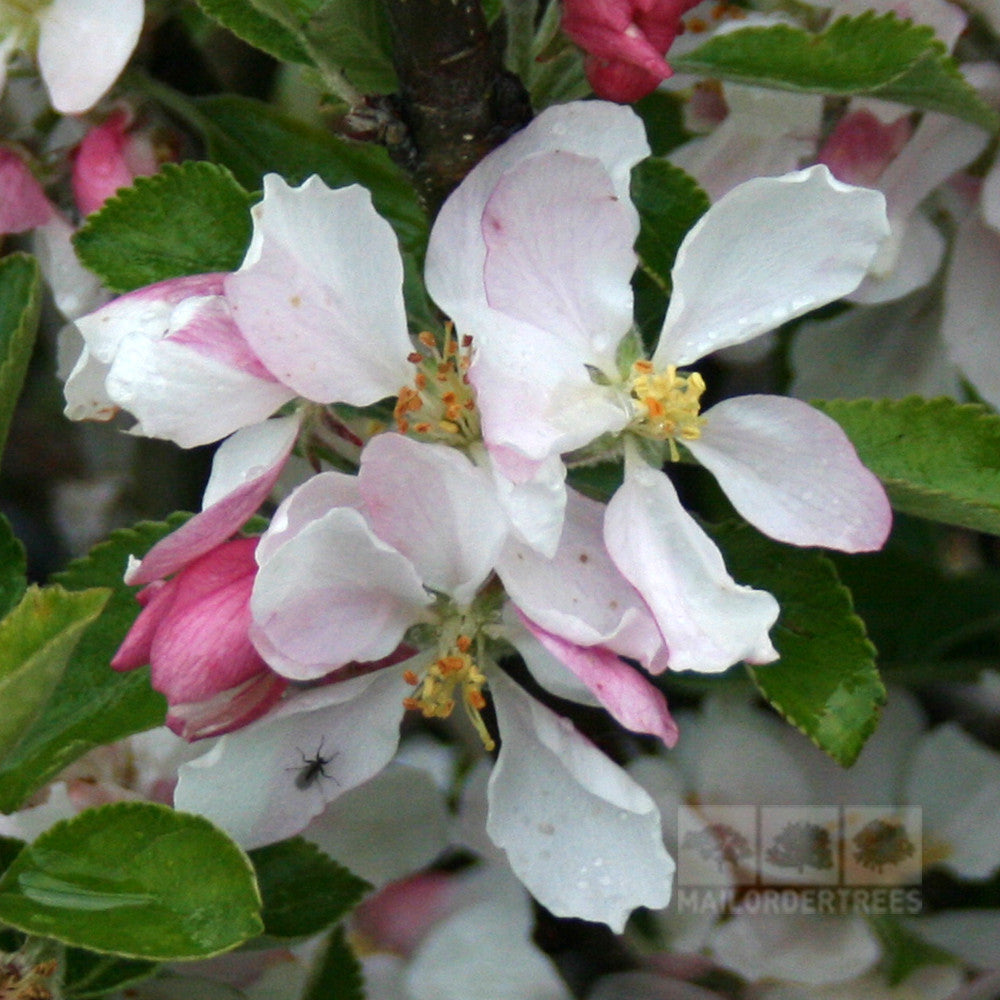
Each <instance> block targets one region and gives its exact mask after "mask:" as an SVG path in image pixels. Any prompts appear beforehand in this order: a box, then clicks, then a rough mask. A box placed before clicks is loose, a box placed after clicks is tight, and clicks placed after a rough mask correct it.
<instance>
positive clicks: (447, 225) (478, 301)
mask: <svg viewBox="0 0 1000 1000" xmlns="http://www.w3.org/2000/svg"><path fill="white" fill-rule="evenodd" d="M554 150H562V151H564V152H568V153H575V154H577V155H578V156H588V157H594V158H595V159H598V160H600V161H601V163H602V164H603V165H604V168H605V170H606V171H607V173H608V175H609V177H610V178H611V183H612V185H613V186H614V190H615V193H616V194H617V196H618V198H619V199H620V200H621V202H622V204H624V205H628V206H631V202H630V200H629V180H630V176H631V170H632V167H633V166H634V165H635V164H636V163H638V162H639V160H641V159H642V158H643V157H645V156H648V155H649V146H648V144H647V143H646V134H645V129H644V128H643V126H642V122H641V121H640V119H639V118H638V116H637V115H636V114H635V113H634V112H633V111H632V110H631V109H630V108H626V107H621V106H619V105H616V104H608V103H606V102H603V101H575V102H571V103H569V104H560V105H554V106H552V107H550V108H547V109H546V110H545V111H543V112H542V113H541V114H540V115H538V117H536V118H535V119H534V120H533V121H532V122H531V123H530V124H529V125H528V126H527V128H524V129H522V130H521V131H520V132H517V133H515V134H514V135H513V136H511V138H510V139H508V140H507V141H506V142H504V143H503V144H502V145H500V146H498V147H497V148H496V149H495V150H493V152H492V153H490V154H489V156H487V157H486V158H485V159H483V160H482V161H480V163H478V164H477V165H476V167H475V168H474V169H473V170H472V172H471V173H470V174H469V175H468V176H467V177H466V178H465V180H464V181H463V182H462V183H461V184H460V185H459V187H458V188H457V190H455V191H454V192H453V193H452V194H451V196H450V197H449V198H448V200H447V201H446V202H445V203H444V205H443V206H442V208H441V211H440V212H439V213H438V217H437V220H436V221H435V223H434V228H433V230H432V231H431V238H430V244H429V246H428V248H427V266H426V281H427V289H428V291H429V292H430V293H431V296H432V297H433V298H434V300H435V302H437V304H438V305H439V306H440V307H441V308H442V309H443V310H444V311H445V312H446V313H447V314H448V315H449V316H451V318H452V319H453V320H455V322H456V323H457V324H458V327H459V329H460V330H461V331H462V332H463V333H471V334H473V335H475V333H476V330H475V329H472V328H468V329H467V327H469V325H470V322H471V325H472V326H474V325H475V322H474V320H475V317H476V316H477V315H478V314H479V312H480V311H481V309H482V307H483V306H484V305H485V301H486V300H485V293H484V288H483V264H484V262H485V258H486V245H485V243H484V242H483V237H482V231H481V229H480V222H481V220H482V217H483V211H484V210H485V207H486V202H487V201H488V199H489V197H490V195H491V194H492V192H493V190H494V188H495V187H496V185H497V183H498V182H499V180H500V178H501V177H502V176H503V174H504V173H505V172H506V171H508V170H510V169H511V168H512V167H514V166H516V165H517V164H519V163H521V162H523V161H524V160H525V159H527V158H528V157H531V156H534V155H536V154H539V153H547V152H552V151H554Z"/></svg>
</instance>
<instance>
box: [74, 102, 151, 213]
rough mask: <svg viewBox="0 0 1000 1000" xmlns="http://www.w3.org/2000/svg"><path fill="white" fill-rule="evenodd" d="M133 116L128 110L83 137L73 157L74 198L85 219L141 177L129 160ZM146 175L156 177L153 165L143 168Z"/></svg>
mask: <svg viewBox="0 0 1000 1000" xmlns="http://www.w3.org/2000/svg"><path fill="white" fill-rule="evenodd" d="M129 119H130V116H129V114H128V112H126V111H125V110H124V109H122V108H119V109H118V110H117V111H115V112H113V113H112V114H111V115H110V116H109V117H108V118H107V120H106V121H104V122H103V123H102V124H100V125H97V126H95V127H94V128H92V129H90V131H89V132H88V133H87V134H86V135H85V136H84V137H83V140H82V141H81V142H80V145H79V146H77V148H76V152H75V154H74V155H73V173H72V182H73V197H74V199H75V201H76V207H77V208H78V209H79V210H80V214H81V215H90V213H91V212H96V211H97V209H99V208H100V207H101V206H102V205H103V204H104V202H105V201H107V200H108V198H110V197H111V196H112V195H113V194H114V193H115V192H116V191H117V190H118V189H119V188H123V187H128V186H129V185H130V184H131V183H132V181H133V180H135V178H136V176H137V173H136V172H135V170H134V169H133V163H132V162H130V158H129V156H128V148H129V144H130V142H131V140H130V138H129V136H128V133H127V129H128V126H129V124H130V120H129ZM140 166H141V168H142V169H141V173H142V174H152V173H154V172H155V170H156V165H155V162H154V163H153V164H148V163H146V164H141V165H140Z"/></svg>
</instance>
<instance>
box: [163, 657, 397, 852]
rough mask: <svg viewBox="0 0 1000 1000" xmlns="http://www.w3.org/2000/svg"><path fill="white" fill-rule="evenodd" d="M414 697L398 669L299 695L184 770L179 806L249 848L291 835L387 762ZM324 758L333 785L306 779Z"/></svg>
mask: <svg viewBox="0 0 1000 1000" xmlns="http://www.w3.org/2000/svg"><path fill="white" fill-rule="evenodd" d="M409 690H410V687H409V685H408V684H407V683H406V681H405V680H404V678H403V668H402V667H400V668H396V669H390V670H383V671H379V672H377V673H374V674H369V675H367V676H365V677H361V678H358V679H357V680H356V681H348V682H346V683H343V684H330V685H327V686H325V687H321V688H316V689H313V690H311V691H305V692H302V693H299V694H295V695H292V696H291V697H289V698H287V699H286V700H285V701H284V702H283V703H282V704H281V705H279V706H278V707H277V708H276V709H274V710H273V711H272V712H271V713H270V714H269V715H267V716H265V717H264V718H263V719H260V720H259V721H258V722H256V723H255V724H254V725H252V726H248V727H247V728H245V729H241V730H240V731H239V732H235V733H230V734H229V735H227V736H225V737H224V738H223V739H221V740H220V741H219V742H218V743H217V744H216V745H215V746H214V747H213V748H212V749H211V750H210V751H209V752H208V753H207V754H206V755H205V756H203V757H199V758H198V759H197V760H194V761H192V762H191V763H189V764H185V765H184V766H182V767H181V769H180V773H179V778H180V780H179V782H178V785H177V792H176V794H175V796H174V805H175V806H176V807H177V808H178V809H183V810H184V811H185V812H193V813H198V814H200V815H202V816H206V817H207V818H208V819H210V820H211V821H212V822H213V823H215V824H216V825H217V826H220V827H222V829H224V830H225V831H227V832H228V833H229V834H230V835H231V836H232V837H233V838H234V839H235V840H236V841H237V842H238V843H239V844H241V845H242V846H243V847H246V848H251V847H259V846H261V845H263V844H269V843H272V842H273V841H276V840H283V839H284V838H286V837H291V836H294V835H295V834H296V833H299V832H300V831H301V830H303V829H304V828H305V827H306V826H307V825H308V824H309V821H310V820H311V819H312V818H313V817H314V816H316V815H318V814H319V813H321V812H322V811H323V809H324V808H325V807H326V805H327V803H328V802H332V801H334V799H336V798H338V797H339V796H341V795H343V794H344V793H345V792H347V791H349V790H350V789H352V788H356V787H357V786H358V785H360V784H362V783H363V782H365V781H367V780H368V779H369V778H371V777H372V776H373V775H375V774H377V773H378V772H379V771H381V770H382V768H383V767H385V765H386V764H388V763H389V761H390V760H391V759H392V757H393V755H394V754H395V752H396V747H397V745H398V744H399V720H400V718H401V716H402V714H403V699H404V698H405V697H406V696H407V694H408V693H409ZM317 758H320V759H323V760H326V761H327V763H326V764H325V765H324V768H325V771H326V776H324V775H323V774H321V773H319V772H318V771H317V772H316V773H315V774H314V775H313V776H312V777H311V778H310V779H309V780H308V781H306V780H304V779H303V774H304V772H303V768H305V767H307V766H308V764H307V763H306V762H307V761H309V760H315V759H317Z"/></svg>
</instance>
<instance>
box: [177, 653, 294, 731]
mask: <svg viewBox="0 0 1000 1000" xmlns="http://www.w3.org/2000/svg"><path fill="white" fill-rule="evenodd" d="M287 687H288V681H286V680H285V678H284V677H279V676H278V675H277V674H275V673H272V672H271V671H270V670H265V671H261V672H259V673H256V674H253V675H252V676H251V677H249V678H247V680H245V681H243V682H242V683H241V684H237V685H236V686H235V687H232V688H227V689H226V690H224V691H219V692H218V693H217V694H215V695H213V696H212V697H210V698H206V699H204V700H202V701H193V702H177V703H176V704H172V705H171V706H170V709H169V710H168V712H167V720H166V722H167V726H169V728H170V730H171V732H174V733H176V734H177V735H178V736H180V737H181V739H184V740H187V741H188V742H193V741H195V740H204V739H209V738H210V737H212V736H222V735H223V734H224V733H231V732H235V731H236V730H237V729H242V728H243V727H244V726H247V725H249V724H250V723H251V722H255V721H256V720H257V719H259V718H260V717H261V716H263V715H265V714H266V713H267V712H268V711H269V710H270V709H271V708H273V707H274V706H275V705H276V704H277V703H278V702H279V701H280V700H281V696H282V695H283V694H284V693H285V689H286V688H287Z"/></svg>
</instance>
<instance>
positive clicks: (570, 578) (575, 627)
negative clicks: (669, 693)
mask: <svg viewBox="0 0 1000 1000" xmlns="http://www.w3.org/2000/svg"><path fill="white" fill-rule="evenodd" d="M603 520H604V505H603V504H600V503H597V502H596V501H594V500H589V499H587V498H586V497H584V496H582V495H581V494H579V493H576V492H574V491H570V493H569V503H568V505H567V509H566V520H565V523H564V525H563V530H562V536H561V538H560V540H559V547H558V548H557V550H556V552H555V553H554V555H553V557H552V558H551V559H546V558H544V557H543V556H542V555H540V554H539V553H537V552H535V551H533V550H532V549H531V548H530V547H529V546H527V545H524V544H522V543H520V542H517V541H514V540H511V541H510V542H508V544H507V545H506V546H505V548H504V550H503V553H502V554H501V556H500V558H499V560H498V561H497V573H498V574H499V576H500V579H501V580H502V581H503V584H504V588H505V590H506V591H507V593H508V594H509V595H510V597H511V599H512V600H513V601H514V603H515V604H517V606H518V607H519V608H520V609H521V610H522V611H523V612H524V613H525V614H526V615H527V616H528V618H530V619H531V620H532V621H534V622H537V623H538V625H540V626H541V627H542V628H544V629H546V630H547V631H548V632H551V633H553V634H555V635H558V636H561V637H562V638H563V639H566V640H568V641H569V642H571V643H574V644H575V645H579V646H606V647H607V648H608V649H610V650H612V651H614V652H616V653H619V654H621V655H622V656H630V657H633V658H635V659H637V660H638V661H639V662H640V663H641V664H642V665H643V666H644V667H646V668H647V669H650V670H653V671H655V672H657V673H658V672H660V671H662V670H664V669H666V666H667V650H666V646H665V644H664V641H663V636H662V635H660V631H659V629H658V628H657V626H656V623H655V621H654V620H653V617H652V615H651V614H650V611H649V608H648V607H647V606H646V604H645V602H644V601H643V599H642V598H641V597H640V596H639V593H638V592H637V591H636V589H635V588H634V587H633V586H632V585H631V584H630V583H629V582H628V580H626V579H625V577H623V576H622V574H621V572H620V571H619V569H618V567H617V566H616V565H615V564H614V562H613V561H612V560H611V557H610V556H609V555H608V552H607V549H606V548H605V545H604V534H603Z"/></svg>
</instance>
